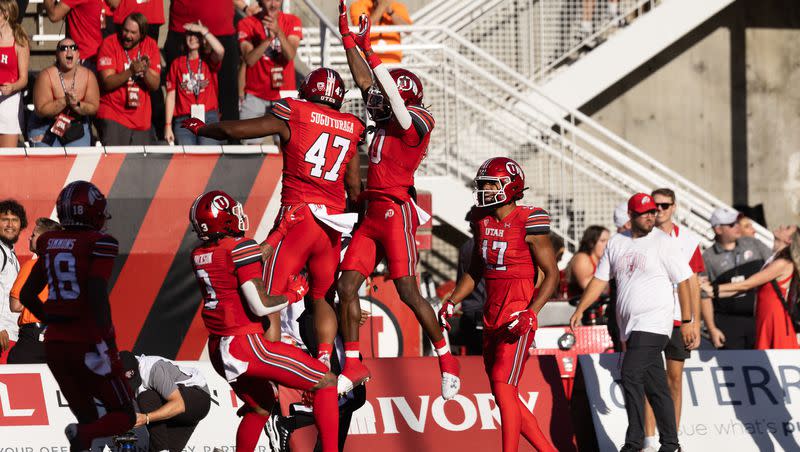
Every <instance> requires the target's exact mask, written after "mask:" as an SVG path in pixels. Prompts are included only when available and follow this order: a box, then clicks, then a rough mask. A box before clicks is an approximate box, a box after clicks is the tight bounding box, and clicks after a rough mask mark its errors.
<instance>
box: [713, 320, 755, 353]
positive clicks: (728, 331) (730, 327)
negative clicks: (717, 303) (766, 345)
mask: <svg viewBox="0 0 800 452" xmlns="http://www.w3.org/2000/svg"><path fill="white" fill-rule="evenodd" d="M714 323H716V324H717V328H719V329H720V331H722V333H723V334H725V345H723V346H722V348H723V349H725V350H752V349H753V348H754V347H755V345H756V319H755V318H754V317H753V316H745V315H730V314H719V313H716V314H714Z"/></svg>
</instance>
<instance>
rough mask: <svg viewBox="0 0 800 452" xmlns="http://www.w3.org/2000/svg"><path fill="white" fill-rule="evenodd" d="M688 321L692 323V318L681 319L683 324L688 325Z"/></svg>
mask: <svg viewBox="0 0 800 452" xmlns="http://www.w3.org/2000/svg"><path fill="white" fill-rule="evenodd" d="M687 323H692V319H689V320H686V319H682V320H681V324H683V325H686V324H687Z"/></svg>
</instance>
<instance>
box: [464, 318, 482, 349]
mask: <svg viewBox="0 0 800 452" xmlns="http://www.w3.org/2000/svg"><path fill="white" fill-rule="evenodd" d="M458 327H459V336H460V339H461V343H462V344H463V345H464V348H466V349H467V355H482V354H483V312H481V311H472V312H465V313H463V314H461V318H460V319H459V321H458Z"/></svg>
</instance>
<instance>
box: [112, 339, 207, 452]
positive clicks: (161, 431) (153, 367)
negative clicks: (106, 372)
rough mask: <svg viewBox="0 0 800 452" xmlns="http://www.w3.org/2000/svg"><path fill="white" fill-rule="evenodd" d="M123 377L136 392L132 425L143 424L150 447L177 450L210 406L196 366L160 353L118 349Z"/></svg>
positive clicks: (183, 445)
mask: <svg viewBox="0 0 800 452" xmlns="http://www.w3.org/2000/svg"><path fill="white" fill-rule="evenodd" d="M119 355H120V359H121V360H122V365H123V368H124V369H125V377H126V378H128V382H129V383H130V386H131V389H133V392H134V394H135V395H136V402H137V404H138V405H139V409H138V410H137V413H136V425H135V426H136V427H141V426H142V425H144V426H146V427H147V431H148V433H149V434H150V446H149V450H150V451H154V452H155V451H164V450H169V451H170V452H180V451H182V450H183V448H184V447H185V446H186V444H187V443H188V442H189V438H191V437H192V433H194V429H195V428H196V427H197V424H199V423H200V421H201V420H203V418H205V417H206V415H207V414H208V411H209V409H210V408H211V395H210V393H209V390H208V384H207V383H206V379H205V377H203V375H202V374H201V373H200V371H199V370H198V369H195V368H193V367H186V366H182V365H179V364H177V363H175V362H174V361H171V360H169V359H166V358H162V357H160V356H145V355H139V356H135V355H134V354H133V353H131V352H129V351H123V352H120V354H119Z"/></svg>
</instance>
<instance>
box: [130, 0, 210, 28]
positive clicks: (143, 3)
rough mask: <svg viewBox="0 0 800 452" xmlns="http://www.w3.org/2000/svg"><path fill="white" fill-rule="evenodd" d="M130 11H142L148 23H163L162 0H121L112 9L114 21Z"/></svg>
mask: <svg viewBox="0 0 800 452" xmlns="http://www.w3.org/2000/svg"><path fill="white" fill-rule="evenodd" d="M198 3H199V2H198ZM131 13H142V14H144V17H145V18H147V23H148V24H150V25H161V24H163V23H164V2H163V1H162V0H122V1H120V2H119V6H117V9H116V10H115V11H114V23H115V24H121V23H122V22H123V21H124V20H125V18H126V17H128V15H130V14H131ZM181 31H182V32H183V31H184V30H181Z"/></svg>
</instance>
